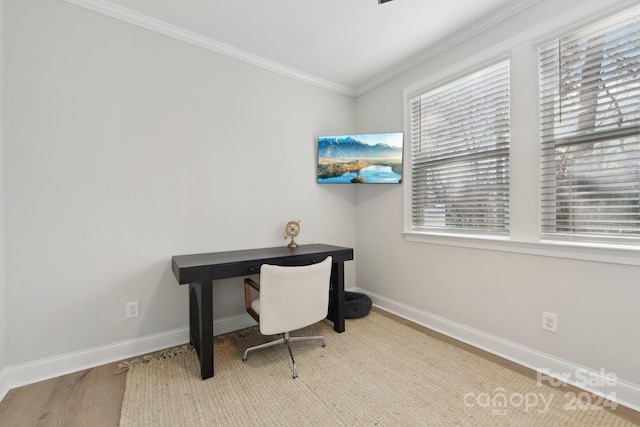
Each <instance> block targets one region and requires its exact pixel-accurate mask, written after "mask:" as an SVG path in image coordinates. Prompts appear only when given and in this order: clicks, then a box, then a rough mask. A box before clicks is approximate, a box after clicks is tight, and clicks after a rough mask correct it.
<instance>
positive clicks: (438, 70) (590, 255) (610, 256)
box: [400, 2, 640, 266]
mask: <svg viewBox="0 0 640 427" xmlns="http://www.w3.org/2000/svg"><path fill="white" fill-rule="evenodd" d="M635 5H637V3H635V2H626V3H623V4H619V5H617V6H616V7H615V8H611V7H607V8H604V7H602V6H600V5H596V4H593V5H590V7H583V8H581V9H580V13H579V14H578V15H576V14H575V13H574V11H573V10H572V11H571V13H567V14H564V15H559V16H557V17H556V18H554V19H553V20H550V21H547V22H544V23H541V24H539V25H537V26H535V27H532V28H531V29H529V30H527V31H526V32H522V33H516V34H514V35H513V36H512V37H508V38H504V37H503V38H500V40H499V41H497V40H496V41H495V42H494V43H491V44H487V45H486V47H485V48H483V49H480V50H478V51H477V52H474V53H473V54H472V55H464V56H460V57H459V58H457V59H455V57H454V58H448V57H444V58H432V59H431V61H433V62H432V63H431V64H430V67H429V68H428V70H429V71H428V73H427V75H426V76H423V77H422V78H421V79H420V78H418V79H413V80H410V81H408V82H407V81H405V82H404V83H401V90H402V92H403V95H402V109H403V117H402V123H403V129H404V132H405V135H409V134H410V133H409V132H410V128H409V120H410V114H409V113H410V111H409V99H410V98H411V97H413V96H415V95H416V94H418V93H419V92H425V91H427V90H430V89H433V88H436V87H438V86H441V85H444V84H446V83H448V82H451V81H454V80H456V79H458V78H459V77H462V76H465V75H467V74H470V73H472V72H474V71H477V70H480V69H482V68H484V67H485V66H487V65H490V64H491V63H496V62H499V61H500V60H503V59H507V58H510V59H511V73H512V74H511V85H512V87H511V97H512V103H511V121H512V128H511V145H510V151H511V153H510V160H511V162H512V164H511V168H510V170H511V174H512V176H511V181H510V182H511V200H510V201H511V235H510V236H487V235H484V236H483V235H473V236H472V235H465V234H452V233H447V234H442V233H436V232H426V231H417V230H412V229H411V203H410V197H411V183H410V180H411V178H410V176H408V175H409V174H405V178H404V179H403V184H402V186H403V189H402V192H403V195H402V198H403V225H402V231H401V233H400V237H401V238H402V239H404V240H405V241H407V242H410V243H415V244H427V245H436V246H450V247H458V248H466V249H470V250H487V251H498V252H504V253H509V254H514V256H517V255H518V254H523V255H535V256H542V257H548V258H560V259H570V260H579V261H591V262H603V263H609V264H618V265H630V266H640V245H639V244H635V243H632V244H625V245H622V244H616V245H613V244H610V243H607V242H582V241H577V240H566V241H559V240H549V239H545V238H543V236H542V235H541V233H540V227H539V224H540V221H539V220H540V218H539V211H540V209H539V208H540V198H539V173H540V168H539V161H537V160H535V161H533V162H531V161H530V160H529V159H531V158H534V159H539V158H540V154H541V151H540V141H539V135H538V132H539V125H538V124H539V108H538V103H537V101H538V95H537V94H538V65H537V48H538V46H540V45H542V44H545V43H548V42H550V41H552V40H554V39H558V38H559V37H562V36H564V35H566V34H569V33H571V32H574V31H577V30H579V29H581V28H583V27H586V26H589V25H591V24H593V23H595V22H598V21H600V20H603V19H606V18H608V17H610V16H613V15H615V14H617V13H621V12H624V11H625V10H627V9H630V8H632V7H634V6H635ZM424 69H427V68H426V67H425V68H424ZM521 74H522V75H523V77H519V76H520V75H521ZM515 123H517V125H514V124H515ZM409 149H410V148H409V147H408V144H405V153H404V156H405V159H409V158H410V151H409ZM523 213H525V214H523Z"/></svg>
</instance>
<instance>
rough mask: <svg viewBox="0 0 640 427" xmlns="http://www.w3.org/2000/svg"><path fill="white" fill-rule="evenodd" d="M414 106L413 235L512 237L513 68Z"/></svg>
mask: <svg viewBox="0 0 640 427" xmlns="http://www.w3.org/2000/svg"><path fill="white" fill-rule="evenodd" d="M409 107H410V121H411V122H410V127H411V129H410V133H411V225H412V229H413V230H416V231H420V230H426V231H429V230H432V231H433V230H434V229H435V231H444V232H451V231H452V232H456V233H458V232H470V233H483V234H501V235H502V234H508V232H509V62H508V61H504V62H501V63H499V64H496V65H494V66H491V67H489V68H486V69H484V70H482V71H480V72H478V73H474V74H472V75H469V76H467V77H464V78H461V79H459V80H456V81H454V82H452V83H450V84H447V85H445V86H443V87H440V88H437V89H435V90H432V91H429V92H426V93H423V94H420V95H418V96H415V97H412V98H411V99H409Z"/></svg>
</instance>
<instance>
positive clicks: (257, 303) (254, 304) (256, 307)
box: [251, 298, 260, 315]
mask: <svg viewBox="0 0 640 427" xmlns="http://www.w3.org/2000/svg"><path fill="white" fill-rule="evenodd" d="M251 308H252V309H253V311H255V312H256V313H258V315H260V298H256V299H254V300H253V301H251Z"/></svg>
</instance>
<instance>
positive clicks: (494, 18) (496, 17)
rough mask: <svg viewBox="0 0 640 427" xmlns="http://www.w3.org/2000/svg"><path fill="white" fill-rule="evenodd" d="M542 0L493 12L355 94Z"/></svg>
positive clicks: (486, 29)
mask: <svg viewBox="0 0 640 427" xmlns="http://www.w3.org/2000/svg"><path fill="white" fill-rule="evenodd" d="M541 1H542V0H521V1H518V2H515V3H514V4H512V5H509V6H507V7H505V8H504V9H501V10H499V11H497V12H494V13H492V14H491V16H490V17H488V18H486V19H482V20H480V21H478V22H477V23H476V24H475V25H472V26H471V27H469V28H468V29H466V30H465V31H462V32H459V33H456V34H454V35H453V36H452V37H448V38H447V39H446V41H444V42H440V43H437V44H435V45H432V46H430V47H428V48H427V49H425V50H423V51H422V52H421V53H419V54H417V55H415V56H413V57H411V58H410V59H408V60H406V61H404V62H401V63H399V64H398V65H396V66H394V67H392V68H391V69H390V70H389V71H387V72H385V73H383V74H381V75H379V76H377V77H375V78H373V79H371V80H369V81H368V82H366V83H364V84H363V85H361V86H359V87H358V88H356V90H355V96H356V97H358V96H360V95H362V94H364V93H366V92H368V91H370V90H372V89H374V88H376V87H378V86H381V85H382V84H384V83H386V82H388V81H389V80H392V79H394V78H395V77H397V76H399V75H401V74H403V73H406V72H407V71H409V70H411V69H413V68H415V67H417V66H418V65H420V64H422V63H424V62H427V61H428V60H430V59H432V58H435V57H436V56H438V55H440V54H442V53H444V52H446V51H448V50H451V49H452V48H454V47H456V46H458V45H460V44H462V43H464V42H466V41H469V40H471V39H472V38H474V37H476V36H478V35H479V34H481V33H483V32H485V31H488V30H490V29H491V28H493V27H495V26H496V25H498V24H500V23H502V22H504V21H506V20H508V19H510V18H512V17H514V16H516V15H517V14H519V13H521V12H524V11H525V10H527V9H529V8H531V7H533V6H535V5H536V4H538V3H540V2H541Z"/></svg>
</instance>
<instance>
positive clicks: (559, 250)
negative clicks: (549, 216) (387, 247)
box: [402, 231, 640, 266]
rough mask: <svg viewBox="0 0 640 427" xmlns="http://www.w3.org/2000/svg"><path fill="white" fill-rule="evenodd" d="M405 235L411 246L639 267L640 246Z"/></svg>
mask: <svg viewBox="0 0 640 427" xmlns="http://www.w3.org/2000/svg"><path fill="white" fill-rule="evenodd" d="M402 235H403V236H404V239H405V240H406V241H408V242H416V243H428V244H433V245H445V246H456V247H462V248H472V249H483V250H489V251H499V252H510V253H518V254H527V255H538V256H545V257H552V258H566V259H576V260H582V261H595V262H604V263H609V264H622V265H635V266H640V247H639V246H631V245H625V246H623V245H612V244H604V243H600V244H595V243H581V242H568V241H551V240H539V241H524V240H514V239H513V238H510V237H494V236H475V235H474V236H469V235H460V234H444V233H427V232H413V231H412V232H404V233H402Z"/></svg>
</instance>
